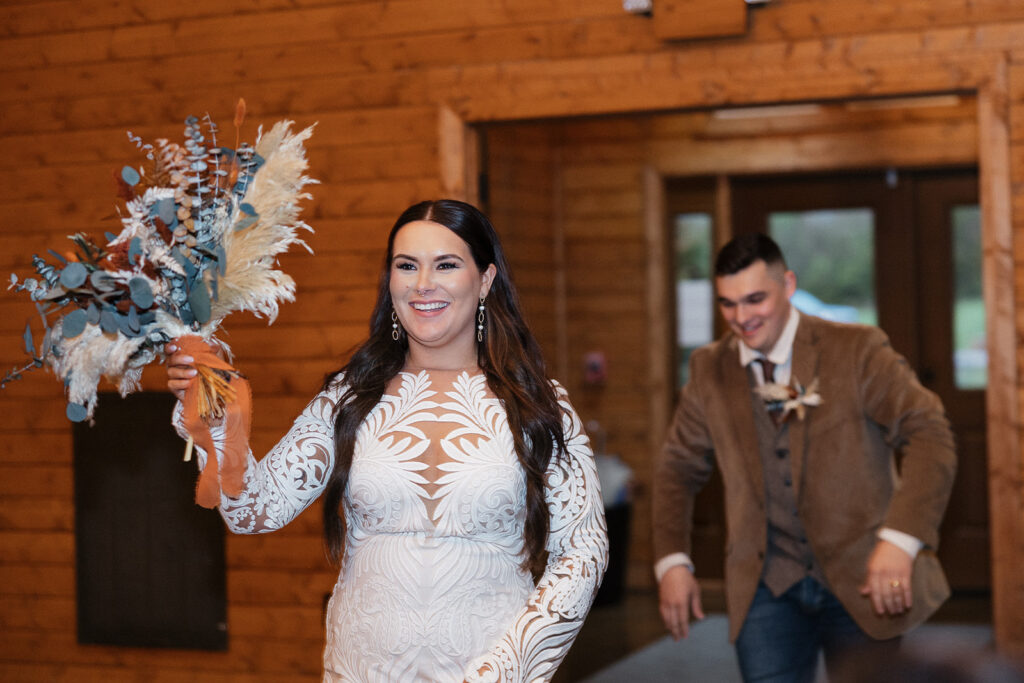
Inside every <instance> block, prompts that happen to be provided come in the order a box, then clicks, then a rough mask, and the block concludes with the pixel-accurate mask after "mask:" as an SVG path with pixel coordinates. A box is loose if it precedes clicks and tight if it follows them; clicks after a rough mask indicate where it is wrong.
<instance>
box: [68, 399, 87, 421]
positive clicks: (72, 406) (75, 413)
mask: <svg viewBox="0 0 1024 683" xmlns="http://www.w3.org/2000/svg"><path fill="white" fill-rule="evenodd" d="M66 413H67V416H68V419H69V420H71V421H72V422H82V421H83V420H85V418H87V417H89V411H88V410H86V408H85V406H83V405H82V404H81V403H69V404H68V408H67V411H66Z"/></svg>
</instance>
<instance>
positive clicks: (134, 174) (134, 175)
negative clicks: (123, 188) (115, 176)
mask: <svg viewBox="0 0 1024 683" xmlns="http://www.w3.org/2000/svg"><path fill="white" fill-rule="evenodd" d="M121 179H122V180H124V181H125V182H126V183H128V184H129V185H138V184H139V181H140V180H142V176H140V175H139V172H138V171H136V170H135V169H134V168H132V167H131V166H125V167H124V168H122V169H121Z"/></svg>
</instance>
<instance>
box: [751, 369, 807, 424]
mask: <svg viewBox="0 0 1024 683" xmlns="http://www.w3.org/2000/svg"><path fill="white" fill-rule="evenodd" d="M755 391H756V392H757V394H758V396H760V397H761V398H762V399H763V400H764V402H765V407H766V408H767V409H768V412H770V413H779V414H780V415H779V417H778V421H779V422H783V421H785V420H786V418H787V417H789V415H790V414H791V413H793V414H796V417H797V419H798V420H803V419H804V416H805V415H806V414H807V409H808V408H811V407H814V406H820V405H821V404H822V403H823V402H824V400H823V399H822V398H821V394H819V393H818V378H817V377H815V378H814V379H813V380H812V381H811V383H810V384H809V385H808V386H807V387H806V388H805V387H804V386H803V385H802V384H800V382H799V381H798V380H797V379H796V377H794V378H793V379H792V383H791V385H789V386H787V385H785V384H777V383H769V384H763V385H761V386H759V387H757V389H755Z"/></svg>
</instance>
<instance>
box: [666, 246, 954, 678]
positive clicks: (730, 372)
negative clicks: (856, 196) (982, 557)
mask: <svg viewBox="0 0 1024 683" xmlns="http://www.w3.org/2000/svg"><path fill="white" fill-rule="evenodd" d="M715 285H716V289H717V293H718V306H719V309H720V310H721V313H722V316H723V317H724V318H725V321H726V322H727V323H728V325H729V328H730V333H729V334H727V335H725V336H724V337H723V338H722V339H720V340H718V341H716V342H714V343H712V344H709V345H708V346H705V347H703V348H701V349H698V350H697V351H695V352H694V354H693V356H692V358H691V360H690V380H689V382H688V383H687V384H686V386H685V387H683V390H682V394H681V396H680V400H679V406H678V408H677V410H676V413H675V416H674V418H673V422H672V425H671V427H670V429H669V433H668V437H667V439H666V442H665V446H664V449H663V451H662V452H661V453H660V454H659V456H658V457H657V459H656V463H655V471H654V550H655V558H656V559H657V564H656V566H655V572H656V574H657V576H658V581H659V593H660V608H661V615H662V618H663V619H664V621H665V625H666V627H667V628H668V629H669V631H671V633H672V635H673V636H674V637H675V638H677V639H678V638H680V637H685V636H686V635H687V633H688V629H689V620H690V613H691V612H692V613H693V615H694V616H695V617H696V618H701V617H703V612H702V608H701V600H700V589H699V586H698V584H697V581H696V579H695V578H694V576H693V565H692V563H691V562H690V558H689V556H688V553H689V552H690V534H691V530H692V522H693V503H694V496H695V495H696V494H697V492H698V491H699V490H700V489H701V487H702V486H703V485H704V484H705V483H706V482H707V480H708V478H709V477H710V476H711V472H712V468H713V467H714V466H715V464H716V463H717V466H718V468H719V469H720V470H721V473H722V478H723V480H724V483H725V509H726V520H727V524H728V544H727V547H726V549H725V565H726V567H725V592H726V602H727V606H728V613H729V624H730V629H729V634H730V639H731V640H734V641H735V643H736V651H737V655H738V658H739V664H740V670H741V673H742V674H743V678H744V680H745V681H748V682H750V681H778V682H780V683H781V682H783V681H786V682H788V681H794V682H797V681H808V682H810V681H813V680H814V675H815V668H816V665H817V660H818V653H819V652H820V651H822V650H824V653H825V659H826V665H827V666H828V668H829V669H830V670H832V671H834V670H835V667H836V664H837V662H838V661H839V660H840V658H841V656H842V655H844V654H846V653H849V652H850V651H853V650H856V651H857V652H858V653H861V654H863V655H865V656H882V657H884V656H886V655H887V654H889V653H893V652H895V650H896V648H897V647H898V644H899V636H900V634H902V633H903V632H904V631H906V630H907V629H909V628H911V627H913V626H915V625H917V624H918V623H920V622H921V621H923V620H925V619H926V618H928V617H929V616H930V615H931V614H932V613H933V612H934V611H935V610H936V609H937V608H938V606H939V605H940V604H941V603H942V602H943V601H944V600H945V599H946V598H947V597H948V595H949V587H948V585H947V583H946V579H945V576H944V575H943V573H942V568H941V567H940V566H939V563H938V560H937V559H936V557H935V548H936V546H937V545H938V541H939V538H938V530H939V523H940V521H941V519H942V514H943V511H944V510H945V507H946V502H947V500H948V499H949V493H950V489H951V487H952V483H953V476H954V472H955V469H956V455H955V453H954V450H953V437H952V434H951V433H950V430H949V425H948V422H947V421H946V418H945V416H944V413H943V409H942V405H941V404H940V402H939V400H938V398H937V397H936V396H935V395H934V394H932V393H931V392H930V391H928V390H926V389H924V388H923V387H922V386H921V385H920V384H919V383H918V381H917V378H916V377H915V375H914V372H913V370H911V369H910V367H908V365H907V362H906V361H905V360H904V359H903V357H902V356H900V355H899V354H897V353H896V352H895V351H893V349H892V347H891V346H890V345H889V341H888V339H887V338H886V336H885V334H884V333H882V332H881V331H880V330H878V329H877V328H873V327H866V326H861V325H844V324H839V323H832V322H827V321H824V320H821V319H820V318H815V317H812V316H809V315H803V314H800V313H798V312H797V311H796V309H795V308H794V307H793V306H792V305H791V304H790V301H789V299H790V297H791V296H792V295H793V293H794V292H795V291H796V275H794V273H793V272H792V271H789V270H787V268H786V264H785V261H784V259H783V256H782V253H781V252H780V251H779V248H778V245H776V244H775V242H774V241H772V239H771V238H770V237H767V236H765V235H762V234H746V235H742V236H740V237H737V238H736V239H734V240H733V241H731V242H730V243H729V244H727V245H726V246H725V247H724V248H723V249H722V250H721V252H720V253H719V255H718V257H717V260H716V262H715ZM765 385H768V386H767V387H765ZM773 391H774V393H775V394H778V392H779V391H781V392H782V397H783V399H784V400H781V401H778V400H776V401H772V400H770V399H771V398H772V397H771V396H768V395H769V394H772V393H773ZM766 396H768V397H767V398H766ZM776 397H777V396H776ZM897 451H898V453H899V457H898V458H897V457H896V453H897Z"/></svg>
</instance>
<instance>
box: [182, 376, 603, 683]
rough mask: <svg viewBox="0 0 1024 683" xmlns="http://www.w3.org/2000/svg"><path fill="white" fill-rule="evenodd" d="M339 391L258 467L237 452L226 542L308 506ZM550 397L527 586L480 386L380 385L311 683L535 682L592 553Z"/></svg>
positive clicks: (506, 438) (599, 511)
mask: <svg viewBox="0 0 1024 683" xmlns="http://www.w3.org/2000/svg"><path fill="white" fill-rule="evenodd" d="M343 388H344V387H343V386H342V385H340V384H336V385H335V386H334V387H332V388H331V389H329V390H327V391H324V392H322V393H320V394H319V395H318V396H317V397H316V398H314V399H313V401H312V402H311V403H310V404H309V405H308V406H307V407H306V409H305V410H304V411H303V412H302V414H301V415H300V416H299V417H298V419H296V421H295V423H294V425H293V426H292V428H291V430H290V431H289V432H288V434H287V435H286V436H285V437H284V438H283V439H282V440H281V441H280V442H279V443H278V444H277V445H276V446H275V447H274V449H273V450H272V451H271V452H270V453H269V454H268V455H267V456H266V457H264V458H263V459H262V460H261V461H259V462H258V463H257V462H256V461H255V459H254V458H253V457H252V455H251V454H250V456H249V463H248V466H247V471H246V474H245V490H244V491H243V492H242V494H241V495H240V496H239V497H238V498H234V499H230V498H227V497H226V496H222V500H221V506H220V510H221V514H222V515H223V517H224V519H225V520H226V521H227V524H228V526H229V527H230V528H231V530H232V531H234V532H236V533H246V534H249V533H262V532H267V531H273V530H274V529H278V528H280V527H282V526H284V525H285V524H287V523H288V522H289V521H291V520H292V519H294V518H295V516H296V515H298V514H299V513H300V512H302V510H304V509H305V508H306V507H307V506H309V505H310V503H312V502H313V501H314V500H315V499H316V498H317V497H318V496H319V495H320V493H321V492H322V491H323V489H324V485H325V482H326V480H327V477H328V475H329V473H330V471H331V468H332V467H333V463H334V421H333V412H334V407H335V403H336V401H337V400H338V398H339V397H340V395H341V393H342V391H343ZM558 391H559V398H560V401H561V404H562V407H563V408H564V409H565V415H564V417H563V429H564V432H565V441H566V446H567V449H568V453H567V454H566V455H563V456H562V457H561V458H560V459H559V461H558V462H557V463H554V462H553V463H552V465H551V466H550V467H549V469H548V472H547V480H546V481H547V488H546V494H545V497H546V501H547V505H548V509H549V511H550V518H551V529H550V534H549V537H548V542H547V549H548V551H549V556H548V561H547V566H546V568H545V571H544V573H543V575H542V576H541V577H540V580H539V582H538V583H537V584H536V585H534V582H533V580H532V577H531V576H530V574H529V573H528V572H526V571H524V570H523V569H522V568H521V567H520V563H521V562H522V559H523V555H522V550H523V523H524V516H525V515H524V505H525V500H526V494H525V477H524V475H523V472H522V468H521V467H520V465H519V462H518V460H517V459H516V455H515V451H514V447H513V441H512V434H511V432H510V430H509V428H508V424H507V421H506V416H505V411H504V409H503V407H502V405H501V402H500V401H499V400H498V399H497V398H495V397H494V395H493V394H492V393H491V392H490V390H489V388H488V387H487V383H486V381H485V378H484V376H483V375H482V374H477V375H470V374H468V373H466V372H461V373H457V372H438V371H430V372H427V371H421V372H418V373H412V372H403V373H400V374H399V375H398V376H397V377H395V378H394V379H393V380H392V382H391V383H390V385H389V386H388V389H387V391H386V392H385V396H384V397H383V399H382V400H381V402H380V403H379V404H378V405H377V406H376V407H375V408H374V409H373V410H372V411H371V413H370V414H369V415H368V416H367V418H366V420H365V421H364V423H363V425H362V426H361V427H360V429H359V432H358V434H357V441H356V446H355V453H354V456H353V462H352V468H351V473H350V478H349V482H348V488H347V490H346V492H345V496H344V502H343V505H344V509H345V516H346V520H347V535H346V545H345V558H344V561H343V563H342V568H341V573H340V575H339V576H338V581H337V584H336V586H335V588H334V593H333V595H332V597H331V601H330V605H329V607H328V614H327V645H326V648H325V651H324V681H328V682H330V683H335V682H345V683H349V682H363V681H365V682H367V683H369V682H373V683H378V682H385V681H386V682H389V683H391V682H394V683H398V682H403V683H404V682H406V681H409V682H417V683H418V682H421V681H422V682H427V681H429V682H432V683H433V682H442V683H445V682H452V683H459V682H461V681H464V680H466V681H503V682H505V681H507V682H510V683H511V682H523V683H526V682H531V683H532V682H533V681H547V680H550V678H551V676H552V674H553V673H554V671H555V669H556V668H557V666H558V664H559V663H560V662H561V660H562V658H563V657H564V656H565V653H566V652H567V651H568V649H569V646H570V645H571V644H572V641H573V639H574V638H575V636H576V634H577V632H578V631H579V628H580V626H581V625H582V623H583V619H584V617H585V616H586V614H587V611H588V609H589V608H590V604H591V601H592V600H593V598H594V594H595V592H596V591H597V587H598V584H599V583H600V578H601V576H602V574H603V572H604V568H605V565H606V561H607V550H608V545H607V544H608V541H607V534H606V531H605V524H604V512H603V507H602V503H601V494H600V490H599V484H598V480H597V473H596V470H595V466H594V459H593V456H592V453H591V451H590V446H589V443H588V440H587V437H586V435H585V434H584V433H583V430H582V428H581V425H580V420H579V417H578V416H577V415H576V412H575V411H574V410H573V409H572V407H571V406H570V405H569V403H568V401H567V400H566V399H565V393H564V391H563V390H562V389H561V388H560V387H559V388H558ZM212 431H213V436H214V441H215V442H216V443H218V444H219V437H220V434H218V433H217V430H216V428H215V429H214V430H212ZM200 458H201V460H200V467H202V465H203V461H202V458H203V454H200ZM481 668H482V669H483V670H484V672H485V673H484V674H483V675H478V674H477V672H478V671H479V670H480V669H481Z"/></svg>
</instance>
